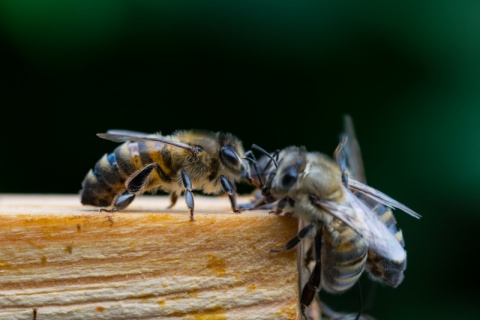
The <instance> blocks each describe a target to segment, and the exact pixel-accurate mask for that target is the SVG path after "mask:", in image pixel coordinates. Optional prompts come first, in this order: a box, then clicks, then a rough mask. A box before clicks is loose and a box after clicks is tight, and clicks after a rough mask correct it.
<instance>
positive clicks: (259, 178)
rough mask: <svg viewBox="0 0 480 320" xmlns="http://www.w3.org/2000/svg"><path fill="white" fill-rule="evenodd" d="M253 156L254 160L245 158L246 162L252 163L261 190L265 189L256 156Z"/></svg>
mask: <svg viewBox="0 0 480 320" xmlns="http://www.w3.org/2000/svg"><path fill="white" fill-rule="evenodd" d="M252 156H253V158H250V157H245V158H244V159H245V160H248V161H250V162H251V163H252V165H253V167H254V168H255V173H256V174H257V178H258V182H259V183H260V188H263V186H264V184H263V180H262V178H261V176H260V173H259V171H258V168H257V161H256V160H255V159H254V158H255V156H254V155H253V153H252Z"/></svg>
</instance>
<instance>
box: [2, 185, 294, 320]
mask: <svg viewBox="0 0 480 320" xmlns="http://www.w3.org/2000/svg"><path fill="white" fill-rule="evenodd" d="M248 201H249V199H248V198H246V197H243V198H242V197H241V198H239V200H238V202H239V203H244V202H248ZM168 204H169V200H168V198H167V197H164V196H158V195H157V196H149V195H144V196H141V197H139V198H138V199H136V200H135V201H134V202H133V203H132V204H131V205H130V206H129V207H128V208H127V209H126V210H124V211H121V212H117V213H114V214H107V213H101V212H99V210H98V208H93V207H87V206H82V205H81V204H80V202H79V199H78V196H77V195H8V194H2V195H0V245H1V247H0V319H33V308H37V316H36V319H38V320H43V319H49V320H56V319H62V320H64V319H69V320H70V319H72V320H74V319H142V320H144V319H197V320H199V319H242V320H245V319H298V272H297V258H296V249H294V250H290V251H288V252H283V253H270V252H269V250H270V249H273V248H281V247H282V246H283V245H284V244H285V243H286V242H287V241H288V240H290V239H291V238H292V237H293V236H294V235H295V234H296V233H297V220H296V219H295V218H288V217H279V216H274V215H271V214H268V211H244V212H243V213H241V214H235V213H233V212H232V211H231V210H230V204H229V201H228V198H227V197H224V196H220V197H206V196H200V195H195V219H196V221H194V222H190V221H189V214H188V210H187V207H186V205H185V203H184V202H183V201H181V199H180V200H179V201H178V203H177V204H176V206H175V207H174V208H172V209H165V208H166V207H167V206H168Z"/></svg>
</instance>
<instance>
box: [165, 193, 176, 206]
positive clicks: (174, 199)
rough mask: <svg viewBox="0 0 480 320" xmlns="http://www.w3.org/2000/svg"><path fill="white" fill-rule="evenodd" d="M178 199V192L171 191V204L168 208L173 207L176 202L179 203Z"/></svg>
mask: <svg viewBox="0 0 480 320" xmlns="http://www.w3.org/2000/svg"><path fill="white" fill-rule="evenodd" d="M177 200H178V194H177V193H176V192H172V193H170V205H169V206H168V207H167V208H168V209H171V208H173V206H174V205H175V203H177Z"/></svg>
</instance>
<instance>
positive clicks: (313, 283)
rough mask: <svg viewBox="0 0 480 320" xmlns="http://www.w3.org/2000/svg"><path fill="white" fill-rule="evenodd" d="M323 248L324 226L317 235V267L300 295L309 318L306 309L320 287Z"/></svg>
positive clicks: (318, 230)
mask: <svg viewBox="0 0 480 320" xmlns="http://www.w3.org/2000/svg"><path fill="white" fill-rule="evenodd" d="M309 226H310V225H307V227H309ZM317 226H318V225H317ZM307 227H305V228H307ZM302 230H303V229H302ZM300 232H301V231H300ZM321 250H322V228H321V227H318V228H317V234H316V235H315V267H314V268H313V271H312V273H311V274H310V277H309V278H308V282H307V283H306V284H305V286H304V287H303V289H302V295H301V296H300V305H301V311H302V314H303V316H304V317H305V318H307V317H306V314H305V311H306V309H307V307H308V306H309V305H310V304H311V303H312V301H313V299H314V298H315V295H316V294H317V292H318V290H319V288H320V281H321V278H322V274H321V273H322V263H321Z"/></svg>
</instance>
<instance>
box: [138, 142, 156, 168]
mask: <svg viewBox="0 0 480 320" xmlns="http://www.w3.org/2000/svg"><path fill="white" fill-rule="evenodd" d="M137 144H138V153H139V154H140V159H141V160H142V164H143V165H144V166H146V165H148V164H150V163H153V160H152V158H151V157H150V153H149V152H148V148H147V144H146V143H145V141H138V142H137Z"/></svg>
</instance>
